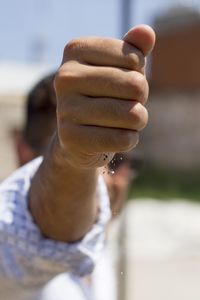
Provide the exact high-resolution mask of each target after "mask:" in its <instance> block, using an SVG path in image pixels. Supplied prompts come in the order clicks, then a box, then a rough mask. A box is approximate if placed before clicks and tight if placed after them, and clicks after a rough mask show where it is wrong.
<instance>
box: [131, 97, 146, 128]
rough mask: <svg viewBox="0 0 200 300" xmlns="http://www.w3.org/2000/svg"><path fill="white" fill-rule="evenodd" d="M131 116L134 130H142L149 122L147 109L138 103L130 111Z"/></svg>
mask: <svg viewBox="0 0 200 300" xmlns="http://www.w3.org/2000/svg"><path fill="white" fill-rule="evenodd" d="M130 114H131V118H132V129H134V130H142V129H143V128H144V127H145V126H146V124H147V122H148V111H147V109H146V108H145V107H144V106H143V105H142V104H141V103H139V102H138V103H136V104H135V105H134V106H133V108H132V109H131V110H130Z"/></svg>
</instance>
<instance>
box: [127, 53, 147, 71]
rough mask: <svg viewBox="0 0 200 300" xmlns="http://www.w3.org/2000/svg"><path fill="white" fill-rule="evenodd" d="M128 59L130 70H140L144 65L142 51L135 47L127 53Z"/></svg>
mask: <svg viewBox="0 0 200 300" xmlns="http://www.w3.org/2000/svg"><path fill="white" fill-rule="evenodd" d="M128 60H129V65H130V68H131V69H132V70H140V69H141V68H143V67H144V66H145V57H144V55H143V54H142V52H140V51H139V50H137V49H135V50H134V52H131V53H130V54H129V55H128Z"/></svg>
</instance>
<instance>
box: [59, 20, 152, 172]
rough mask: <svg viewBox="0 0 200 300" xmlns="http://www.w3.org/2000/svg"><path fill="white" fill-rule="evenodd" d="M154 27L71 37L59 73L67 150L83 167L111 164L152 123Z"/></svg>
mask: <svg viewBox="0 0 200 300" xmlns="http://www.w3.org/2000/svg"><path fill="white" fill-rule="evenodd" d="M154 43H155V34H154V32H153V30H152V29H151V28H150V27H149V26H145V25H140V26H137V27H135V28H133V29H131V30H130V31H129V32H128V33H127V34H126V35H125V36H124V38H123V40H118V39H111V38H97V37H86V38H81V39H75V40H72V41H71V42H69V43H68V44H67V45H66V47H65V49H64V55H63V61H62V65H61V67H60V68H59V70H58V72H57V76H56V78H55V89H56V94H57V123H58V127H57V136H58V143H59V147H60V150H61V152H62V153H63V154H64V155H65V158H66V159H67V160H68V162H69V163H70V164H71V165H73V166H75V167H79V168H82V167H84V168H94V167H100V166H103V165H105V164H107V163H108V162H109V161H110V160H111V159H112V157H113V155H114V153H115V152H124V151H129V150H130V149H132V148H133V147H135V146H136V145H137V143H138V136H139V131H141V130H142V129H143V128H144V127H145V126H146V124H147V121H148V112H147V110H146V108H145V106H144V105H145V103H146V101H147V98H148V83H147V80H146V77H145V56H146V55H148V54H149V53H150V52H151V50H152V49H153V47H154Z"/></svg>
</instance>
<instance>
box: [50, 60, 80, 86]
mask: <svg viewBox="0 0 200 300" xmlns="http://www.w3.org/2000/svg"><path fill="white" fill-rule="evenodd" d="M76 82H77V73H76V71H75V66H74V67H72V66H71V65H70V63H69V62H67V63H64V64H63V65H62V66H61V67H60V69H59V70H58V71H57V74H56V76H55V79H54V86H55V89H56V90H59V89H60V88H62V89H63V90H65V91H66V90H70V89H71V88H72V87H73V86H74V85H75V84H76Z"/></svg>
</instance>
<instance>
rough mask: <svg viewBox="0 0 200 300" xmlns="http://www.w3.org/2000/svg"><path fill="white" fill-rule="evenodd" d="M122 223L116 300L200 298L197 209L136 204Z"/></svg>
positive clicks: (181, 203)
mask: <svg viewBox="0 0 200 300" xmlns="http://www.w3.org/2000/svg"><path fill="white" fill-rule="evenodd" d="M120 223H121V225H120V226H119V225H118V226H119V227H120V231H119V232H120V234H119V239H118V240H120V242H119V243H118V245H119V250H118V260H119V265H120V266H121V269H119V272H118V287H119V292H120V296H119V299H120V300H199V299H200V205H199V204H197V203H191V202H188V201H187V200H183V199H173V200H172V201H169V202H161V201H156V200H154V199H144V200H139V201H137V200H134V201H131V202H129V203H128V205H127V207H126V209H125V212H124V214H123V217H122V220H121V221H120Z"/></svg>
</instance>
